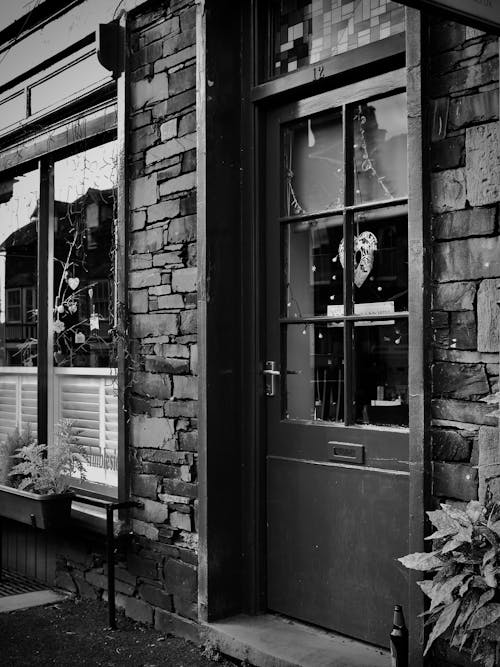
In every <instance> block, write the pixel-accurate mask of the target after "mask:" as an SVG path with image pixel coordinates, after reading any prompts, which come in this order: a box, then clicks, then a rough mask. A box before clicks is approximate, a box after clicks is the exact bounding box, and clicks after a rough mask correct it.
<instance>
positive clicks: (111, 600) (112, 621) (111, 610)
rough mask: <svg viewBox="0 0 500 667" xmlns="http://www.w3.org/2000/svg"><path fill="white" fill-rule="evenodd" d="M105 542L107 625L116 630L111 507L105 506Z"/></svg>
mask: <svg viewBox="0 0 500 667" xmlns="http://www.w3.org/2000/svg"><path fill="white" fill-rule="evenodd" d="M106 542H107V545H106V546H107V558H108V618H109V627H110V628H111V629H112V630H116V614H115V536H114V534H113V508H111V507H107V508H106Z"/></svg>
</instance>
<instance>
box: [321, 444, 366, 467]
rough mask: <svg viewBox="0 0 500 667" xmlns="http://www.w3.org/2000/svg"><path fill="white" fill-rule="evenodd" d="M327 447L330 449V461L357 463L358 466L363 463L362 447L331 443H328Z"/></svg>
mask: <svg viewBox="0 0 500 667" xmlns="http://www.w3.org/2000/svg"><path fill="white" fill-rule="evenodd" d="M328 446H329V447H330V456H329V458H330V461H342V462H343V463H357V464H360V465H362V464H363V463H364V460H365V447H364V445H352V444H351V443H349V442H335V441H331V442H329V443H328Z"/></svg>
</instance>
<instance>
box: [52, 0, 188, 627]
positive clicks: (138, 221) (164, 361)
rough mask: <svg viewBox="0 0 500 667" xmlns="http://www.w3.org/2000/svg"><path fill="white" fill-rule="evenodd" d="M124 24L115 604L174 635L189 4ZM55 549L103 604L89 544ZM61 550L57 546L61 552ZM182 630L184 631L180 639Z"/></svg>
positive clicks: (184, 518)
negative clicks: (129, 502)
mask: <svg viewBox="0 0 500 667" xmlns="http://www.w3.org/2000/svg"><path fill="white" fill-rule="evenodd" d="M145 7H146V9H145V10H143V11H142V13H140V14H138V15H136V16H135V17H133V18H132V19H131V35H130V37H131V40H130V45H129V62H130V81H131V83H130V105H131V111H130V136H129V165H128V166H129V179H130V180H129V183H130V216H129V221H128V224H129V228H128V230H129V238H130V243H129V248H128V261H129V273H128V276H129V337H130V353H131V354H130V357H131V359H132V361H131V368H130V374H131V383H130V391H129V395H130V404H129V417H130V418H129V422H128V428H129V435H130V438H129V439H130V457H131V471H132V475H131V492H132V498H134V499H139V500H141V501H142V502H143V504H144V507H143V509H140V510H139V509H138V510H134V512H133V516H132V531H133V539H132V541H131V542H129V543H128V545H127V547H126V549H125V550H124V551H123V557H122V561H123V562H122V563H121V565H120V567H119V568H118V570H117V605H118V606H119V607H123V608H124V609H125V611H126V613H127V615H129V616H131V617H132V618H135V619H136V620H139V621H143V622H148V623H154V624H155V626H156V627H157V628H159V629H161V630H164V631H170V630H173V629H174V628H175V632H177V633H178V634H179V633H180V634H183V633H184V634H186V628H189V627H190V626H189V622H187V621H186V622H183V623H182V624H181V625H180V626H179V627H176V623H178V622H179V621H180V618H179V617H183V618H184V619H197V562H198V558H197V503H198V501H197V398H198V381H197V373H198V370H197V362H198V353H197V330H196V328H197V310H196V306H197V292H196V287H197V286H196V280H197V268H196V267H197V259H196V106H195V99H196V94H195V93H196V91H195V83H196V82H195V54H196V34H195V31H196V7H195V2H194V0H184V1H182V0H172V1H171V2H169V3H148V4H147V5H146V6H145ZM80 546H81V550H80V551H78V550H77V549H75V547H73V548H72V553H73V552H74V554H73V556H71V555H67V553H68V552H67V551H66V548H65V549H62V550H61V553H64V558H61V561H60V563H59V573H58V579H59V583H60V584H61V585H64V587H66V588H70V589H72V590H74V591H75V592H78V593H79V594H81V595H83V596H86V597H88V596H96V595H97V596H104V597H106V594H107V593H106V578H105V569H104V564H103V563H102V557H101V556H100V555H96V554H99V548H98V545H97V544H96V545H94V547H95V549H94V551H92V549H91V550H90V551H89V550H88V549H87V548H85V546H84V543H83V542H82V544H81V545H80ZM67 548H71V547H69V545H67ZM188 634H189V632H188Z"/></svg>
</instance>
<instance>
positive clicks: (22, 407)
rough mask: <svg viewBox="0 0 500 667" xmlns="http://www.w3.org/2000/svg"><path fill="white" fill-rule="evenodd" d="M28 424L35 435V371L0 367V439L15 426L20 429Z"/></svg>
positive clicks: (4, 438)
mask: <svg viewBox="0 0 500 667" xmlns="http://www.w3.org/2000/svg"><path fill="white" fill-rule="evenodd" d="M27 424H30V426H31V431H32V433H33V435H34V436H35V437H36V426H37V377H36V370H35V372H29V373H28V372H27V371H26V370H25V369H20V370H19V372H18V373H16V372H12V367H11V368H10V369H9V372H8V373H7V372H2V369H0V440H1V441H2V442H5V440H6V438H7V436H8V435H9V434H11V433H12V432H13V430H14V429H15V428H16V427H17V428H18V429H19V430H20V431H22V430H23V429H24V428H25V427H26V425H27Z"/></svg>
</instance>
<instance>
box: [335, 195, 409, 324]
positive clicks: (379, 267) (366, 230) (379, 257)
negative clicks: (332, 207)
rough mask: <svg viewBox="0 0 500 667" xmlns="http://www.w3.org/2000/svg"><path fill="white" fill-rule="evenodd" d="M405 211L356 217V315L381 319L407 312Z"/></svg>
mask: <svg viewBox="0 0 500 667" xmlns="http://www.w3.org/2000/svg"><path fill="white" fill-rule="evenodd" d="M406 211H407V209H406V206H394V207H391V208H380V209H374V210H371V211H363V212H362V213H358V214H356V216H355V221H354V230H353V231H354V238H353V264H354V266H353V282H354V289H353V295H354V302H355V306H354V313H355V314H363V313H366V314H372V315H380V314H383V313H392V312H395V311H402V310H408V219H407V215H406ZM341 259H342V257H341Z"/></svg>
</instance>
